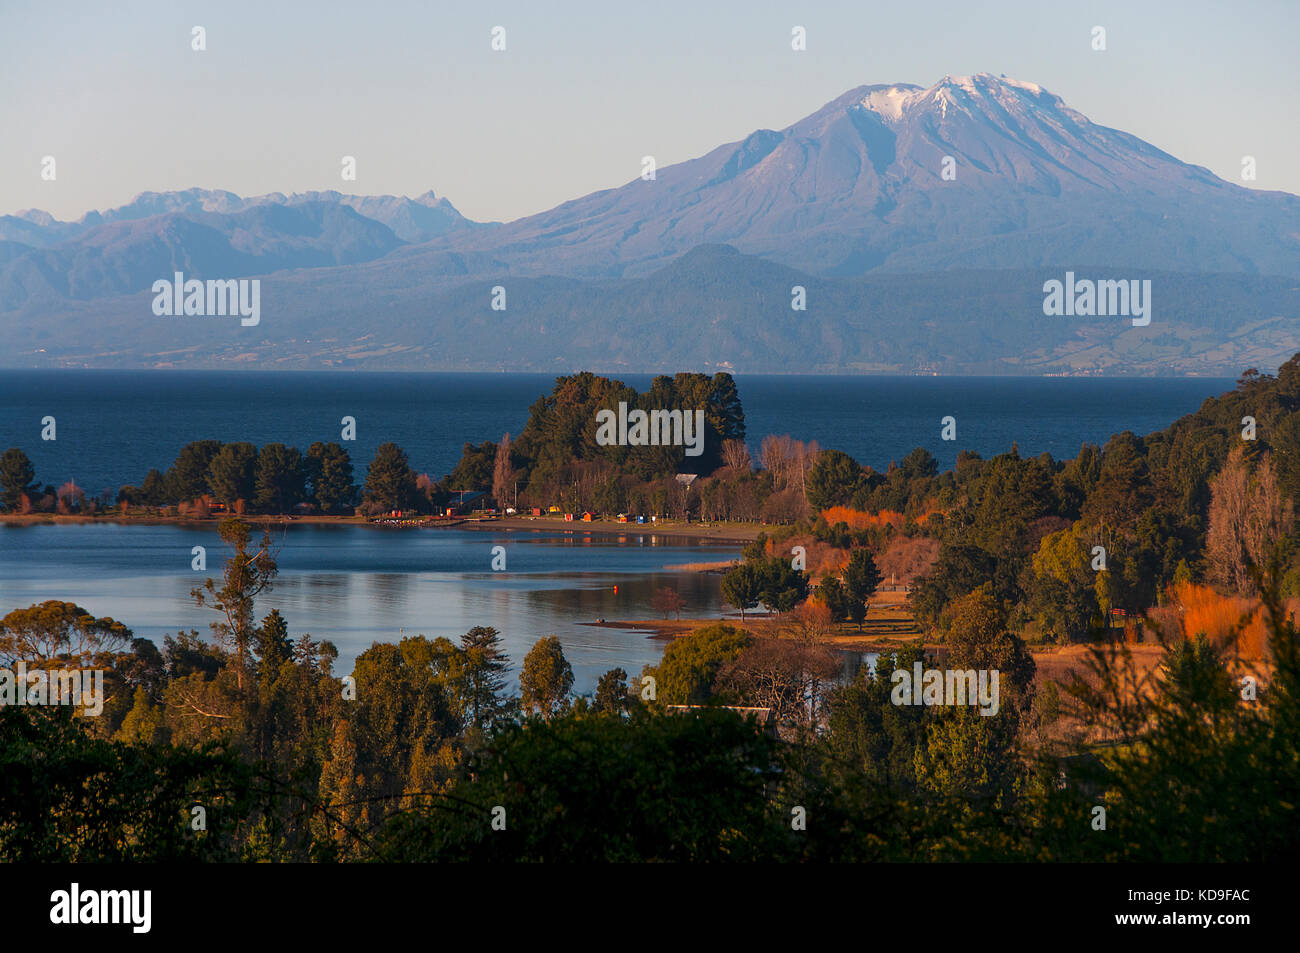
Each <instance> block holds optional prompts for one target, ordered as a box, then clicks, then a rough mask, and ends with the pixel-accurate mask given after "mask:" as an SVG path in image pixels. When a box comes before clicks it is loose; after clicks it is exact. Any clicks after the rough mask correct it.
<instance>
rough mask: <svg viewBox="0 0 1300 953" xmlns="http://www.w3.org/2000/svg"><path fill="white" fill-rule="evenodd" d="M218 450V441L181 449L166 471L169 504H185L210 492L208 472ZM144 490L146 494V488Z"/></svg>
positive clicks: (198, 441) (202, 442)
mask: <svg viewBox="0 0 1300 953" xmlns="http://www.w3.org/2000/svg"><path fill="white" fill-rule="evenodd" d="M220 449H221V441H219V440H195V441H193V442H192V443H187V444H186V445H185V446H183V447H181V452H180V453H178V454H177V455H176V462H175V463H173V464H172V466H171V469H170V470H168V471H167V491H166V492H167V497H168V501H169V502H177V503H185V502H189V501H190V500H196V499H198V498H199V497H201V496H204V495H206V494H208V493H211V492H212V488H211V487H210V486H209V485H208V470H209V469H210V467H211V466H212V459H213V457H215V456H216V455H217V452H218V451H219V450H220ZM145 489H146V492H147V491H148V487H146V488H145Z"/></svg>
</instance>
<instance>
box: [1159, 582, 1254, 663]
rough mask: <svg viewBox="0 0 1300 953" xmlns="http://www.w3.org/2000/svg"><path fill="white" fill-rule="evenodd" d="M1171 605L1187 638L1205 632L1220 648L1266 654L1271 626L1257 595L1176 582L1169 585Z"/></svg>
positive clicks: (1242, 653)
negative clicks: (1220, 590)
mask: <svg viewBox="0 0 1300 953" xmlns="http://www.w3.org/2000/svg"><path fill="white" fill-rule="evenodd" d="M1170 609H1172V610H1173V613H1174V614H1175V617H1176V618H1177V620H1178V625H1179V628H1180V629H1181V632H1180V633H1179V634H1181V635H1182V636H1183V637H1184V638H1189V639H1191V638H1195V637H1196V636H1198V635H1201V634H1204V635H1205V636H1206V638H1208V639H1209V640H1210V642H1212V643H1213V644H1214V645H1215V646H1217V647H1218V648H1220V649H1223V650H1226V651H1229V652H1235V653H1236V654H1238V655H1240V656H1241V657H1243V658H1263V657H1264V653H1265V651H1266V650H1267V647H1268V628H1267V626H1266V625H1265V620H1264V613H1263V612H1262V611H1260V610H1261V603H1260V601H1259V600H1258V599H1253V598H1248V597H1246V596H1236V595H1228V596H1225V595H1223V594H1222V593H1219V592H1216V591H1215V590H1214V589H1213V588H1212V587H1210V586H1202V585H1198V584H1196V583H1194V582H1179V583H1175V584H1174V585H1173V587H1172V588H1171V589H1170Z"/></svg>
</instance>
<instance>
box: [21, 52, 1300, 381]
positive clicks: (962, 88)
mask: <svg viewBox="0 0 1300 953" xmlns="http://www.w3.org/2000/svg"><path fill="white" fill-rule="evenodd" d="M1067 270H1072V271H1075V272H1078V273H1079V274H1081V275H1085V274H1086V275H1088V276H1090V277H1093V278H1105V279H1134V278H1149V279H1151V280H1152V282H1153V317H1152V322H1151V325H1150V326H1148V327H1133V326H1132V325H1131V323H1130V322H1129V321H1127V320H1123V319H1122V318H1119V317H1114V316H1112V317H1099V318H1083V317H1072V318H1061V317H1046V316H1044V314H1043V311H1042V301H1043V294H1042V285H1043V282H1044V281H1045V280H1047V279H1048V278H1058V279H1059V278H1062V277H1063V275H1064V273H1065V271H1067ZM176 271H181V272H183V273H184V274H185V276H186V277H187V278H199V279H205V278H220V279H229V278H239V277H259V278H261V280H262V315H263V317H262V321H261V323H260V324H259V325H258V326H257V327H255V328H242V327H240V326H239V322H238V321H235V322H233V323H232V322H229V321H225V320H224V319H221V318H203V317H188V318H174V317H155V316H154V314H153V312H152V311H151V309H150V301H151V297H152V296H151V294H150V292H149V289H150V288H151V286H152V284H153V282H154V281H156V280H158V279H160V278H171V277H172V275H173V273H174V272H176ZM796 285H800V286H802V287H804V288H805V289H806V300H807V309H806V310H804V311H798V310H793V309H792V308H791V301H792V290H791V289H792V288H793V287H794V286H796ZM497 286H501V287H503V288H504V289H505V292H506V309H505V310H504V311H496V310H492V308H491V306H490V305H491V300H492V289H493V288H494V287H497ZM1297 286H1300V197H1297V196H1294V195H1290V194H1287V193H1280V192H1261V191H1253V190H1249V189H1245V188H1241V187H1239V186H1236V185H1233V184H1231V183H1228V182H1225V181H1223V180H1221V179H1219V178H1217V177H1215V176H1214V175H1213V174H1211V173H1210V172H1209V171H1208V170H1206V169H1203V168H1201V167H1198V166H1192V165H1188V164H1186V163H1183V162H1180V161H1178V160H1177V159H1175V158H1173V157H1172V156H1170V155H1168V154H1166V153H1164V152H1161V151H1160V150H1159V149H1156V148H1155V147H1153V146H1151V145H1149V144H1147V143H1145V142H1143V141H1142V140H1140V139H1138V138H1136V137H1134V136H1131V135H1129V134H1127V133H1123V132H1119V131H1117V130H1114V129H1109V128H1106V127H1104V126H1097V125H1094V124H1093V123H1091V122H1089V121H1088V119H1087V118H1086V117H1084V116H1083V115H1081V114H1080V113H1078V112H1076V111H1074V110H1072V109H1069V108H1068V107H1066V106H1065V104H1064V103H1063V102H1062V101H1061V99H1060V98H1059V97H1057V96H1054V95H1052V94H1051V93H1049V92H1047V91H1046V90H1043V89H1042V88H1041V87H1039V86H1036V85H1034V84H1031V83H1022V82H1017V81H1015V80H1010V79H1005V78H999V77H994V76H991V75H989V74H979V75H977V76H973V77H945V78H944V79H943V80H942V81H940V82H939V83H936V84H935V85H934V86H931V87H929V88H921V87H919V86H912V85H906V84H903V85H894V86H863V87H859V88H857V89H854V90H851V91H850V92H848V93H845V94H844V95H843V96H840V97H839V98H837V99H835V100H833V101H832V102H830V103H828V104H827V105H825V106H824V107H822V108H821V109H819V110H818V111H817V112H815V113H813V114H812V115H810V116H808V117H807V118H805V119H802V120H800V121H799V122H797V123H795V124H794V125H792V126H790V127H788V128H786V129H783V130H781V131H772V130H759V131H757V132H754V133H753V134H751V135H750V136H748V137H747V138H746V139H744V140H743V141H741V142H737V143H731V144H729V145H725V146H721V147H719V148H717V149H715V150H713V151H712V152H710V153H708V154H707V155H704V156H702V157H700V158H698V159H693V160H690V161H687V162H683V163H680V164H677V165H672V166H667V167H663V168H659V169H657V170H656V174H655V177H654V178H653V179H652V180H648V181H647V180H642V179H636V180H634V181H632V182H630V183H629V184H627V185H625V186H623V187H621V188H617V189H610V190H606V191H602V192H596V193H593V194H591V195H588V196H585V197H583V198H579V199H575V200H574V201H571V202H566V203H564V204H563V205H560V206H558V207H556V208H554V209H551V210H550V211H547V212H543V213H541V214H539V215H533V216H529V217H527V218H523V219H519V220H517V221H514V222H509V223H505V224H497V223H492V224H485V223H477V222H472V221H469V220H468V219H465V218H464V217H463V216H461V215H460V213H459V212H457V211H456V209H455V208H454V207H453V206H452V205H451V204H450V203H449V202H448V201H447V200H446V199H445V198H438V197H436V196H435V195H434V194H433V193H432V192H428V193H425V194H424V195H421V196H418V197H416V198H414V199H410V198H401V197H393V196H381V197H365V196H353V195H344V194H341V193H338V192H309V193H301V194H294V195H289V196H286V195H283V194H279V193H274V194H271V195H264V196H257V197H254V198H241V197H239V196H237V195H234V194H233V193H230V192H220V191H208V190H201V189H190V190H186V191H183V192H167V193H144V194H143V195H140V196H139V197H137V198H136V199H135V200H134V201H133V202H131V203H130V204H129V205H126V206H123V207H121V208H118V209H113V210H110V211H107V212H103V213H99V212H92V213H90V214H88V215H86V216H84V217H83V218H82V219H81V220H80V221H78V222H60V221H57V220H55V219H53V218H52V217H51V216H49V215H48V214H46V213H43V212H39V211H27V212H22V213H19V214H18V215H9V216H3V217H0V337H2V338H3V340H4V341H5V342H6V343H7V347H6V349H5V354H4V356H3V358H0V361H3V362H4V363H6V364H8V365H11V366H33V365H36V366H41V365H63V364H74V365H90V366H122V365H126V366H230V365H231V364H232V363H233V364H237V365H239V366H260V367H267V366H271V367H368V368H393V369H397V368H402V369H420V368H430V369H435V368H445V369H467V368H471V369H484V370H487V369H517V370H538V369H544V370H551V369H554V370H556V371H557V372H558V371H567V370H570V369H574V368H577V367H584V368H593V369H601V370H625V371H626V370H658V369H663V368H670V367H671V368H680V367H681V366H686V365H688V364H689V365H691V366H695V367H700V368H701V369H704V368H710V367H712V368H727V367H730V368H733V369H735V370H740V371H745V370H751V371H760V370H781V371H823V372H832V371H845V372H854V371H858V372H897V373H916V372H931V371H934V372H945V373H1097V372H1105V373H1137V374H1153V373H1207V374H1209V373H1216V374H1218V373H1235V372H1236V371H1237V370H1240V369H1241V368H1242V367H1243V366H1250V365H1253V366H1259V367H1261V368H1272V367H1275V366H1276V365H1277V364H1279V363H1280V362H1281V361H1282V360H1285V359H1286V358H1287V357H1289V356H1290V354H1292V353H1294V352H1295V351H1297V350H1300V321H1298V320H1297V318H1300V294H1298V292H1297Z"/></svg>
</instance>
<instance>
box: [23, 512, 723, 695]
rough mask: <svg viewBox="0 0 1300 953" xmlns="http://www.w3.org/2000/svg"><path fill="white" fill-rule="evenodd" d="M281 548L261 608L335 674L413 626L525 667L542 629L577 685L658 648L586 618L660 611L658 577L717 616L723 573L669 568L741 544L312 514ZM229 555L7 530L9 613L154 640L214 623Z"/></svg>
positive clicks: (116, 537)
mask: <svg viewBox="0 0 1300 953" xmlns="http://www.w3.org/2000/svg"><path fill="white" fill-rule="evenodd" d="M194 546H204V547H206V549H207V558H208V572H206V573H201V572H195V571H193V570H191V568H190V560H191V556H190V551H191V548H192V547H194ZM275 546H276V547H278V548H279V553H278V556H277V560H278V563H279V567H280V574H279V576H278V578H277V579H276V581H275V587H274V589H273V590H272V592H271V593H270V594H268V595H264V596H263V597H261V598H260V599H259V600H258V607H257V608H258V614H259V617H260V616H261V615H264V614H265V613H268V612H270V611H271V609H272V608H277V609H279V610H280V612H281V613H282V614H283V615H284V617H285V618H286V619H287V620H288V622H289V630H290V634H291V635H293V636H294V637H297V636H299V635H302V634H303V633H310V634H311V635H312V636H313V637H314V638H317V639H328V640H330V641H331V642H333V643H334V644H335V645H337V646H338V648H339V661H338V665H337V667H336V673H338V674H345V673H347V672H349V671H351V670H352V663H353V661H354V660H355V658H356V656H357V655H358V654H359V653H360V652H362V651H364V650H365V649H367V648H368V647H369V646H370V645H371V643H373V642H375V641H381V642H395V641H397V640H398V639H399V638H401V636H402V635H403V634H405V635H420V634H423V635H426V636H429V637H430V638H433V637H435V636H439V635H444V636H447V637H449V638H453V639H455V638H458V637H459V636H460V635H461V634H463V633H464V632H466V631H467V630H468V629H470V628H471V627H473V626H475V625H490V626H493V627H495V628H496V629H498V630H499V631H500V632H501V635H502V638H503V640H504V642H505V648H506V651H507V652H508V653H509V655H510V657H511V660H512V661H513V662H514V663H515V665H516V667H517V666H518V665H519V664H520V663H521V662H522V661H523V657H524V654H525V653H526V652H527V651H528V649H529V648H531V647H532V645H533V643H534V642H536V641H537V640H538V639H539V638H542V637H543V636H546V635H551V634H555V635H558V636H559V638H560V641H561V643H562V644H563V645H564V651H565V655H566V656H567V657H568V659H569V662H570V664H572V665H573V670H574V676H575V685H574V687H575V689H577V690H578V691H580V692H585V691H590V690H591V689H592V688H594V686H595V682H596V679H597V677H599V675H600V674H601V673H602V672H605V671H607V670H608V669H611V668H613V667H615V666H622V667H623V668H624V669H626V670H627V671H628V673H629V674H632V675H635V674H639V673H640V671H641V666H642V665H645V664H647V663H654V662H657V661H658V659H659V657H660V655H661V654H662V652H663V645H662V643H661V642H660V641H659V640H656V639H651V638H648V637H647V634H646V633H645V632H640V631H633V630H628V629H609V628H604V627H598V626H588V625H582V624H581V623H583V622H591V621H594V620H596V619H599V618H605V619H611V620H614V619H650V618H655V617H656V616H657V613H655V612H654V610H653V609H652V608H651V606H650V597H651V594H652V593H653V592H654V590H655V589H657V588H660V587H663V586H671V587H672V588H674V589H676V590H677V591H678V592H679V593H681V595H682V597H683V598H684V599H685V600H686V607H685V609H683V615H686V614H689V615H691V616H696V617H715V618H716V617H718V616H720V615H721V613H722V606H721V594H720V580H719V577H718V576H716V575H711V574H705V573H692V572H674V571H671V570H666V569H665V568H664V567H665V566H671V565H680V564H682V563H687V562H702V561H716V560H723V559H730V558H732V557H733V556H734V555H736V553H737V547H735V546H730V545H716V544H709V543H704V542H699V541H693V540H687V539H680V538H674V539H669V538H667V537H664V536H655V535H651V534H647V533H629V534H627V535H626V536H621V535H620V536H613V535H610V536H606V535H597V534H591V535H587V534H583V533H580V532H575V533H572V534H567V533H529V532H489V531H477V530H455V529H436V530H434V529H428V530H415V529H406V530H401V529H379V528H370V527H357V526H351V527H348V526H337V527H336V526H304V525H293V526H290V527H288V528H287V530H285V531H284V532H283V534H281V533H280V532H279V531H277V534H276V536H275ZM494 546H504V547H505V549H506V569H507V571H506V572H491V571H490V569H489V567H490V564H491V550H492V547H494ZM226 554H227V550H226V548H225V546H224V545H223V544H222V543H221V541H220V540H219V539H218V538H217V535H216V530H215V527H206V526H205V527H201V528H191V527H182V526H173V525H169V526H142V525H119V524H107V523H104V524H93V525H85V524H82V525H72V524H66V525H50V524H45V525H30V526H23V527H15V526H8V527H4V528H0V613H3V612H8V611H9V610H10V609H13V608H16V607H19V606H28V605H31V604H33V603H36V602H41V601H43V600H46V599H63V600H67V601H71V602H75V603H77V604H78V605H81V606H84V607H85V608H86V609H87V610H89V611H90V612H92V613H94V614H95V615H101V616H102V615H107V616H112V617H113V618H115V619H118V620H119V621H121V622H124V623H125V624H126V625H128V626H129V627H130V628H131V629H132V630H133V631H134V632H135V634H136V635H139V636H145V637H148V638H151V639H153V640H154V641H156V642H158V643H159V644H161V642H162V637H163V636H164V635H166V634H169V633H175V632H177V631H178V630H189V629H197V630H199V632H201V633H202V634H204V635H206V634H208V624H209V623H210V622H211V621H212V620H213V619H214V618H215V616H214V615H213V614H212V613H211V612H210V611H207V610H203V609H200V608H198V607H197V606H195V605H194V601H193V600H192V599H191V598H190V590H191V589H192V588H193V587H194V586H196V585H199V584H201V583H202V582H203V580H204V579H205V578H207V577H208V576H212V577H214V578H217V579H218V580H219V579H220V573H221V565H222V560H223V559H224V557H225V555H226ZM615 587H617V591H615Z"/></svg>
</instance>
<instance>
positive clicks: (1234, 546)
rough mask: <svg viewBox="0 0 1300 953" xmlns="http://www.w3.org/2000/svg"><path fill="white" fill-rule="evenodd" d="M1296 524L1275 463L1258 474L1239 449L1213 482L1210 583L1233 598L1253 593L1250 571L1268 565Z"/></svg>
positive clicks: (1262, 463) (1266, 463)
mask: <svg viewBox="0 0 1300 953" xmlns="http://www.w3.org/2000/svg"><path fill="white" fill-rule="evenodd" d="M1292 522H1293V504H1292V502H1291V501H1290V500H1287V499H1284V497H1283V496H1282V493H1281V491H1280V490H1279V488H1278V484H1277V476H1276V474H1275V473H1274V470H1273V464H1272V461H1271V460H1270V459H1269V457H1268V456H1267V455H1264V456H1263V457H1261V458H1260V460H1259V461H1258V463H1256V465H1255V470H1254V473H1253V474H1252V473H1251V470H1250V467H1249V465H1248V464H1247V462H1246V459H1245V453H1244V451H1243V450H1242V449H1241V448H1240V447H1237V448H1234V449H1233V451H1232V453H1230V454H1229V455H1228V460H1227V462H1226V463H1225V464H1224V465H1223V469H1222V470H1220V471H1219V473H1218V475H1217V476H1215V478H1214V479H1213V480H1212V481H1211V482H1210V513H1209V530H1208V532H1207V533H1206V539H1205V558H1206V563H1207V567H1208V568H1207V575H1208V576H1209V578H1210V580H1211V581H1212V582H1215V583H1216V584H1218V585H1220V586H1222V587H1224V588H1225V589H1227V590H1229V591H1230V592H1250V591H1251V590H1252V588H1253V584H1252V582H1251V578H1250V565H1251V564H1254V565H1256V566H1262V565H1265V564H1267V562H1268V561H1269V559H1270V557H1271V556H1272V552H1273V549H1274V547H1275V546H1276V545H1277V543H1278V541H1279V540H1280V539H1281V538H1282V537H1283V536H1285V535H1286V533H1287V532H1289V531H1290V528H1291V525H1292Z"/></svg>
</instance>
